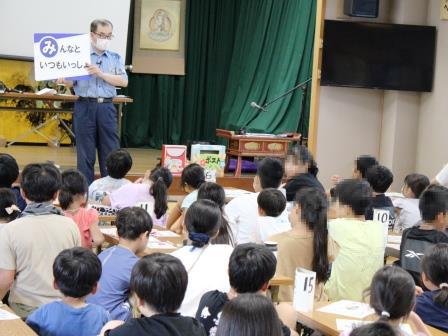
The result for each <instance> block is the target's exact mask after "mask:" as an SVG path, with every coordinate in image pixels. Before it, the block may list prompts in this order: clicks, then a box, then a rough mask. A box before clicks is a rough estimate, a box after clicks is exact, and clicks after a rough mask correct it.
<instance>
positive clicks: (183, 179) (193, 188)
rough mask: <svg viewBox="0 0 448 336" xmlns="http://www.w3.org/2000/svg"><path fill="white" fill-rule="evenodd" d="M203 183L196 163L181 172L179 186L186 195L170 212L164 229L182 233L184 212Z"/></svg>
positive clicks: (201, 172) (203, 173) (202, 169)
mask: <svg viewBox="0 0 448 336" xmlns="http://www.w3.org/2000/svg"><path fill="white" fill-rule="evenodd" d="M204 182H205V172H204V168H202V167H201V166H200V165H198V164H197V163H190V164H189V165H188V166H186V167H185V168H184V169H183V170H182V174H181V176H180V186H181V188H182V190H183V191H185V192H186V193H187V196H185V197H184V198H183V199H182V200H180V201H179V202H177V203H176V206H175V207H174V208H173V209H172V210H171V211H170V214H169V217H168V220H167V225H166V227H167V228H168V229H170V230H171V231H174V232H176V233H178V234H181V233H182V230H183V222H184V218H185V212H186V211H187V210H188V208H189V207H190V205H191V204H193V202H195V201H196V200H197V198H198V191H199V188H200V187H201V185H202V184H203V183H204Z"/></svg>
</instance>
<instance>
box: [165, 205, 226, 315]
mask: <svg viewBox="0 0 448 336" xmlns="http://www.w3.org/2000/svg"><path fill="white" fill-rule="evenodd" d="M221 220H222V214H221V210H220V209H219V208H218V207H217V206H216V203H215V202H213V201H210V200H207V199H202V200H198V201H196V202H194V203H193V204H192V205H191V206H190V208H189V209H188V211H187V213H186V215H185V229H186V231H187V232H188V240H189V243H188V245H187V246H184V247H182V248H180V249H179V250H177V251H175V252H173V253H172V255H173V256H175V257H177V258H179V259H180V260H181V261H182V263H183V264H184V266H185V268H186V269H187V273H188V288H187V292H186V294H185V298H184V301H183V303H182V306H181V307H180V310H179V311H180V312H181V313H182V314H183V315H186V316H194V315H195V313H196V310H197V307H198V303H199V300H200V299H201V297H202V295H203V294H204V293H206V292H207V291H210V290H214V289H218V290H221V291H225V292H226V291H228V290H229V289H230V286H229V277H228V274H227V266H228V263H229V258H230V254H231V253H232V251H233V248H232V246H230V245H226V244H215V245H212V244H210V242H211V240H212V239H213V238H215V237H216V236H217V235H218V232H219V228H220V226H221Z"/></svg>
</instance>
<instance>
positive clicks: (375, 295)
mask: <svg viewBox="0 0 448 336" xmlns="http://www.w3.org/2000/svg"><path fill="white" fill-rule="evenodd" d="M365 295H366V296H370V306H371V307H372V308H373V309H374V310H375V313H376V314H377V315H378V317H379V320H378V321H377V322H374V323H371V324H369V325H366V326H362V327H360V328H357V329H354V330H353V331H352V332H351V333H350V335H351V336H352V335H353V336H355V335H383V333H381V332H382V331H386V333H385V334H384V335H393V332H395V333H396V335H402V336H404V335H408V334H407V333H405V332H404V331H403V330H401V329H400V325H401V324H402V323H403V322H409V323H410V325H411V328H412V329H413V331H414V333H415V334H416V335H422V336H424V335H427V336H429V335H431V333H430V332H429V330H428V328H427V327H426V326H425V324H424V323H423V321H422V320H421V319H420V318H419V317H418V315H417V314H416V313H415V312H413V309H414V305H415V284H414V281H413V280H412V278H411V276H410V275H409V274H408V273H406V272H405V271H403V270H402V269H401V268H399V267H396V266H390V265H388V266H384V267H383V268H381V269H380V270H378V271H377V272H376V273H375V275H374V276H373V278H372V282H371V285H370V288H369V289H368V290H367V291H366V292H365ZM386 325H388V326H389V327H390V328H388V327H387V326H386ZM391 330H392V331H391Z"/></svg>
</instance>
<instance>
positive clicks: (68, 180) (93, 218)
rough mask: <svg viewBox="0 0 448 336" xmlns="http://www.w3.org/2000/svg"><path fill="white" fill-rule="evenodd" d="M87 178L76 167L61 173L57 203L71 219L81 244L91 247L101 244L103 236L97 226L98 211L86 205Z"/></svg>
mask: <svg viewBox="0 0 448 336" xmlns="http://www.w3.org/2000/svg"><path fill="white" fill-rule="evenodd" d="M87 191H88V186H87V180H86V178H85V177H84V175H83V174H82V173H81V172H80V171H79V170H76V169H68V170H66V171H64V172H63V173H62V186H61V189H60V191H59V195H58V198H59V205H60V206H61V208H62V210H64V214H65V216H66V217H69V218H71V219H73V221H74V222H75V223H76V225H78V228H79V232H80V234H81V246H83V247H86V248H92V247H97V246H101V244H102V243H103V242H104V236H103V234H102V233H101V231H100V228H99V226H98V222H99V217H98V211H96V210H95V209H91V208H86V206H87Z"/></svg>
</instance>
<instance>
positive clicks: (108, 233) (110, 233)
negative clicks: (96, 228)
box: [100, 226, 118, 237]
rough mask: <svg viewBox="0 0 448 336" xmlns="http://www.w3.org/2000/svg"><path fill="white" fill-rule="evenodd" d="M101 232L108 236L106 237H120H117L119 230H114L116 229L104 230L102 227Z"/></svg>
mask: <svg viewBox="0 0 448 336" xmlns="http://www.w3.org/2000/svg"><path fill="white" fill-rule="evenodd" d="M100 231H101V232H102V233H103V234H106V235H109V236H112V237H118V235H117V228H114V227H109V228H102V227H101V226H100Z"/></svg>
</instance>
